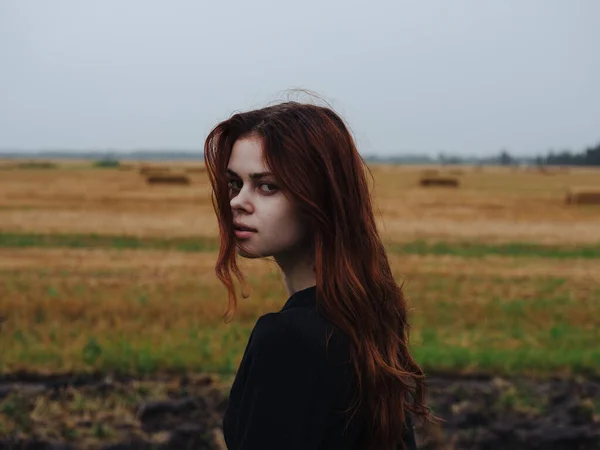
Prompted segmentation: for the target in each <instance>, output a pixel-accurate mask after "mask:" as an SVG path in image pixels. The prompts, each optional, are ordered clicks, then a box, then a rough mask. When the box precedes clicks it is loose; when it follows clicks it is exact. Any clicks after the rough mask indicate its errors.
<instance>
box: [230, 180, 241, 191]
mask: <svg viewBox="0 0 600 450" xmlns="http://www.w3.org/2000/svg"><path fill="white" fill-rule="evenodd" d="M235 183H237V181H235V180H231V181H230V182H229V183H228V186H229V189H232V190H234V191H235V190H238V189H239V188H238V187H236V186H235Z"/></svg>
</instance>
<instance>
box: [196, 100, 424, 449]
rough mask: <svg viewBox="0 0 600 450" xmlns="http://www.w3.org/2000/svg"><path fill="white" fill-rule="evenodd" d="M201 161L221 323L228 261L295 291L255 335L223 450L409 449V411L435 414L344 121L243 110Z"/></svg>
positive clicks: (284, 108)
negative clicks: (245, 261) (258, 265)
mask: <svg viewBox="0 0 600 450" xmlns="http://www.w3.org/2000/svg"><path fill="white" fill-rule="evenodd" d="M204 158H205V163H206V166H207V169H208V174H209V178H210V181H211V184H212V188H213V206H214V208H215V211H216V214H217V218H218V221H219V230H220V239H221V247H220V252H219V256H218V260H217V264H216V274H217V276H218V278H219V279H220V280H221V281H222V282H223V283H224V284H225V286H226V287H227V289H228V293H229V301H228V308H227V312H226V314H227V313H229V312H230V311H232V310H233V314H234V315H235V310H236V307H237V298H236V294H235V287H234V283H233V278H232V273H233V274H234V275H235V276H236V277H237V279H238V280H239V281H240V282H241V283H242V284H244V283H245V279H244V276H243V274H242V273H241V271H240V269H239V268H238V266H237V264H236V255H237V254H239V255H241V256H243V257H245V258H266V257H273V259H274V260H275V262H276V263H277V265H278V266H279V268H280V269H281V272H282V277H283V281H284V283H285V286H286V288H287V291H288V292H289V295H290V296H289V298H288V299H287V301H286V302H283V301H282V304H283V306H282V309H281V310H280V311H277V312H271V313H268V314H265V315H263V316H261V317H260V318H259V319H258V321H257V323H256V325H255V326H254V329H253V330H252V333H251V335H250V338H249V341H248V345H247V347H246V350H245V352H244V355H243V357H242V361H241V364H240V367H239V369H238V371H237V374H236V378H235V380H234V383H233V385H232V387H231V392H230V397H229V402H228V406H227V410H226V412H225V415H224V418H223V433H224V437H225V441H226V443H227V446H228V449H229V450H295V449H297V450H313V449H314V450H317V449H322V450H325V449H335V450H344V449H368V450H388V449H389V450H392V449H393V450H396V449H398V448H407V449H414V448H416V445H415V436H414V429H413V425H412V424H413V422H412V419H411V417H410V415H409V413H411V414H413V415H416V416H419V417H420V418H421V419H423V420H431V417H432V416H431V415H430V412H429V408H428V407H427V406H425V395H426V383H425V378H424V374H423V371H422V370H421V368H420V367H419V366H418V364H417V363H416V362H415V360H414V359H413V357H412V356H411V354H410V351H409V325H408V322H407V317H406V313H407V311H406V309H407V307H406V302H405V299H404V296H403V293H402V289H401V287H400V286H398V284H397V283H396V281H395V280H394V278H393V276H392V271H391V270H390V265H389V262H388V258H387V256H386V252H385V250H384V247H383V245H382V242H381V238H380V236H379V233H378V231H377V228H376V224H375V219H374V216H373V210H372V205H371V197H370V193H369V189H368V185H367V180H366V174H365V168H366V166H365V164H364V161H363V159H362V158H361V156H360V155H359V153H358V151H357V149H356V146H355V143H354V141H353V138H352V136H351V134H350V133H349V131H348V129H347V127H346V125H345V124H344V122H343V120H342V119H341V118H340V117H339V116H338V115H337V114H336V113H335V112H334V111H332V110H331V109H330V108H327V107H322V106H316V105H312V104H303V103H297V102H286V103H282V104H278V105H274V106H269V107H266V108H263V109H258V110H254V111H249V112H244V113H238V114H235V115H233V116H231V117H230V118H229V119H227V120H225V121H223V122H221V123H220V124H218V125H217V126H216V127H215V128H214V129H213V130H212V131H211V133H210V134H209V136H208V137H207V139H206V142H205V146H204ZM243 296H244V297H246V296H247V295H246V294H245V293H244V294H243Z"/></svg>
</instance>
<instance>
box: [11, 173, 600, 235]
mask: <svg viewBox="0 0 600 450" xmlns="http://www.w3.org/2000/svg"><path fill="white" fill-rule="evenodd" d="M61 164H62V162H61ZM169 165H170V166H173V167H177V168H179V169H184V168H185V167H193V166H194V165H195V166H197V165H198V163H197V162H195V163H194V162H186V163H178V164H169ZM422 170H424V167H423V166H420V167H419V166H413V167H409V166H385V165H376V166H372V171H373V174H374V176H375V179H376V184H375V186H374V198H375V203H376V212H377V213H378V216H377V220H378V223H379V225H380V227H381V231H382V234H383V236H384V238H385V239H390V240H394V241H409V240H413V239H415V238H424V239H444V240H464V239H473V240H478V241H493V242H507V241H519V240H523V241H530V242H540V243H556V242H561V243H575V244H576V243H590V242H598V241H600V237H599V236H600V208H598V207H596V206H593V205H590V206H588V207H585V208H569V207H568V206H567V205H565V203H564V192H565V189H566V188H567V186H570V185H589V186H598V187H600V170H598V169H572V170H571V171H569V172H568V173H557V174H556V175H555V176H552V177H541V176H536V175H534V174H531V173H527V172H513V171H511V170H510V169H509V168H502V167H486V168H485V170H484V171H483V172H475V171H470V172H465V174H464V175H463V176H462V179H461V188H460V189H458V190H435V189H434V190H427V189H421V188H420V187H419V186H418V180H419V178H420V176H421V171H422ZM188 176H189V177H190V179H191V181H192V186H193V187H192V188H190V187H187V186H165V187H164V188H161V189H159V190H155V189H151V188H150V187H149V186H148V185H147V184H146V182H145V180H144V179H143V177H140V176H139V175H137V174H136V173H134V172H128V171H119V170H110V169H103V170H89V169H85V170H83V169H82V170H76V169H73V168H68V169H56V170H17V171H10V170H7V171H3V172H2V173H1V177H2V178H1V180H0V186H1V188H2V189H1V190H0V231H19V232H40V233H75V232H81V233H101V234H122V235H132V236H164V237H168V236H212V237H214V236H216V235H217V232H218V228H217V225H216V220H215V218H214V213H213V210H212V205H211V202H210V187H209V183H208V177H207V175H206V173H189V175H188Z"/></svg>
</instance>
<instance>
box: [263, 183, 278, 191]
mask: <svg viewBox="0 0 600 450" xmlns="http://www.w3.org/2000/svg"><path fill="white" fill-rule="evenodd" d="M265 186H266V187H267V189H262V188H263V187H265ZM260 187H261V189H262V191H263V192H268V193H271V192H274V191H276V190H277V186H275V185H274V184H270V183H261V184H260Z"/></svg>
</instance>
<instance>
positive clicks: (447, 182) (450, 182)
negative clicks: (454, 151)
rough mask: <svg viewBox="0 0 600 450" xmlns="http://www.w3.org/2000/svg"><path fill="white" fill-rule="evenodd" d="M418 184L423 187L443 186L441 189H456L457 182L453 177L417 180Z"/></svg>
mask: <svg viewBox="0 0 600 450" xmlns="http://www.w3.org/2000/svg"><path fill="white" fill-rule="evenodd" d="M419 184H420V185H421V186H423V187H429V186H443V187H458V185H459V182H458V179H457V178H454V177H423V178H421V179H420V180H419Z"/></svg>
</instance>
